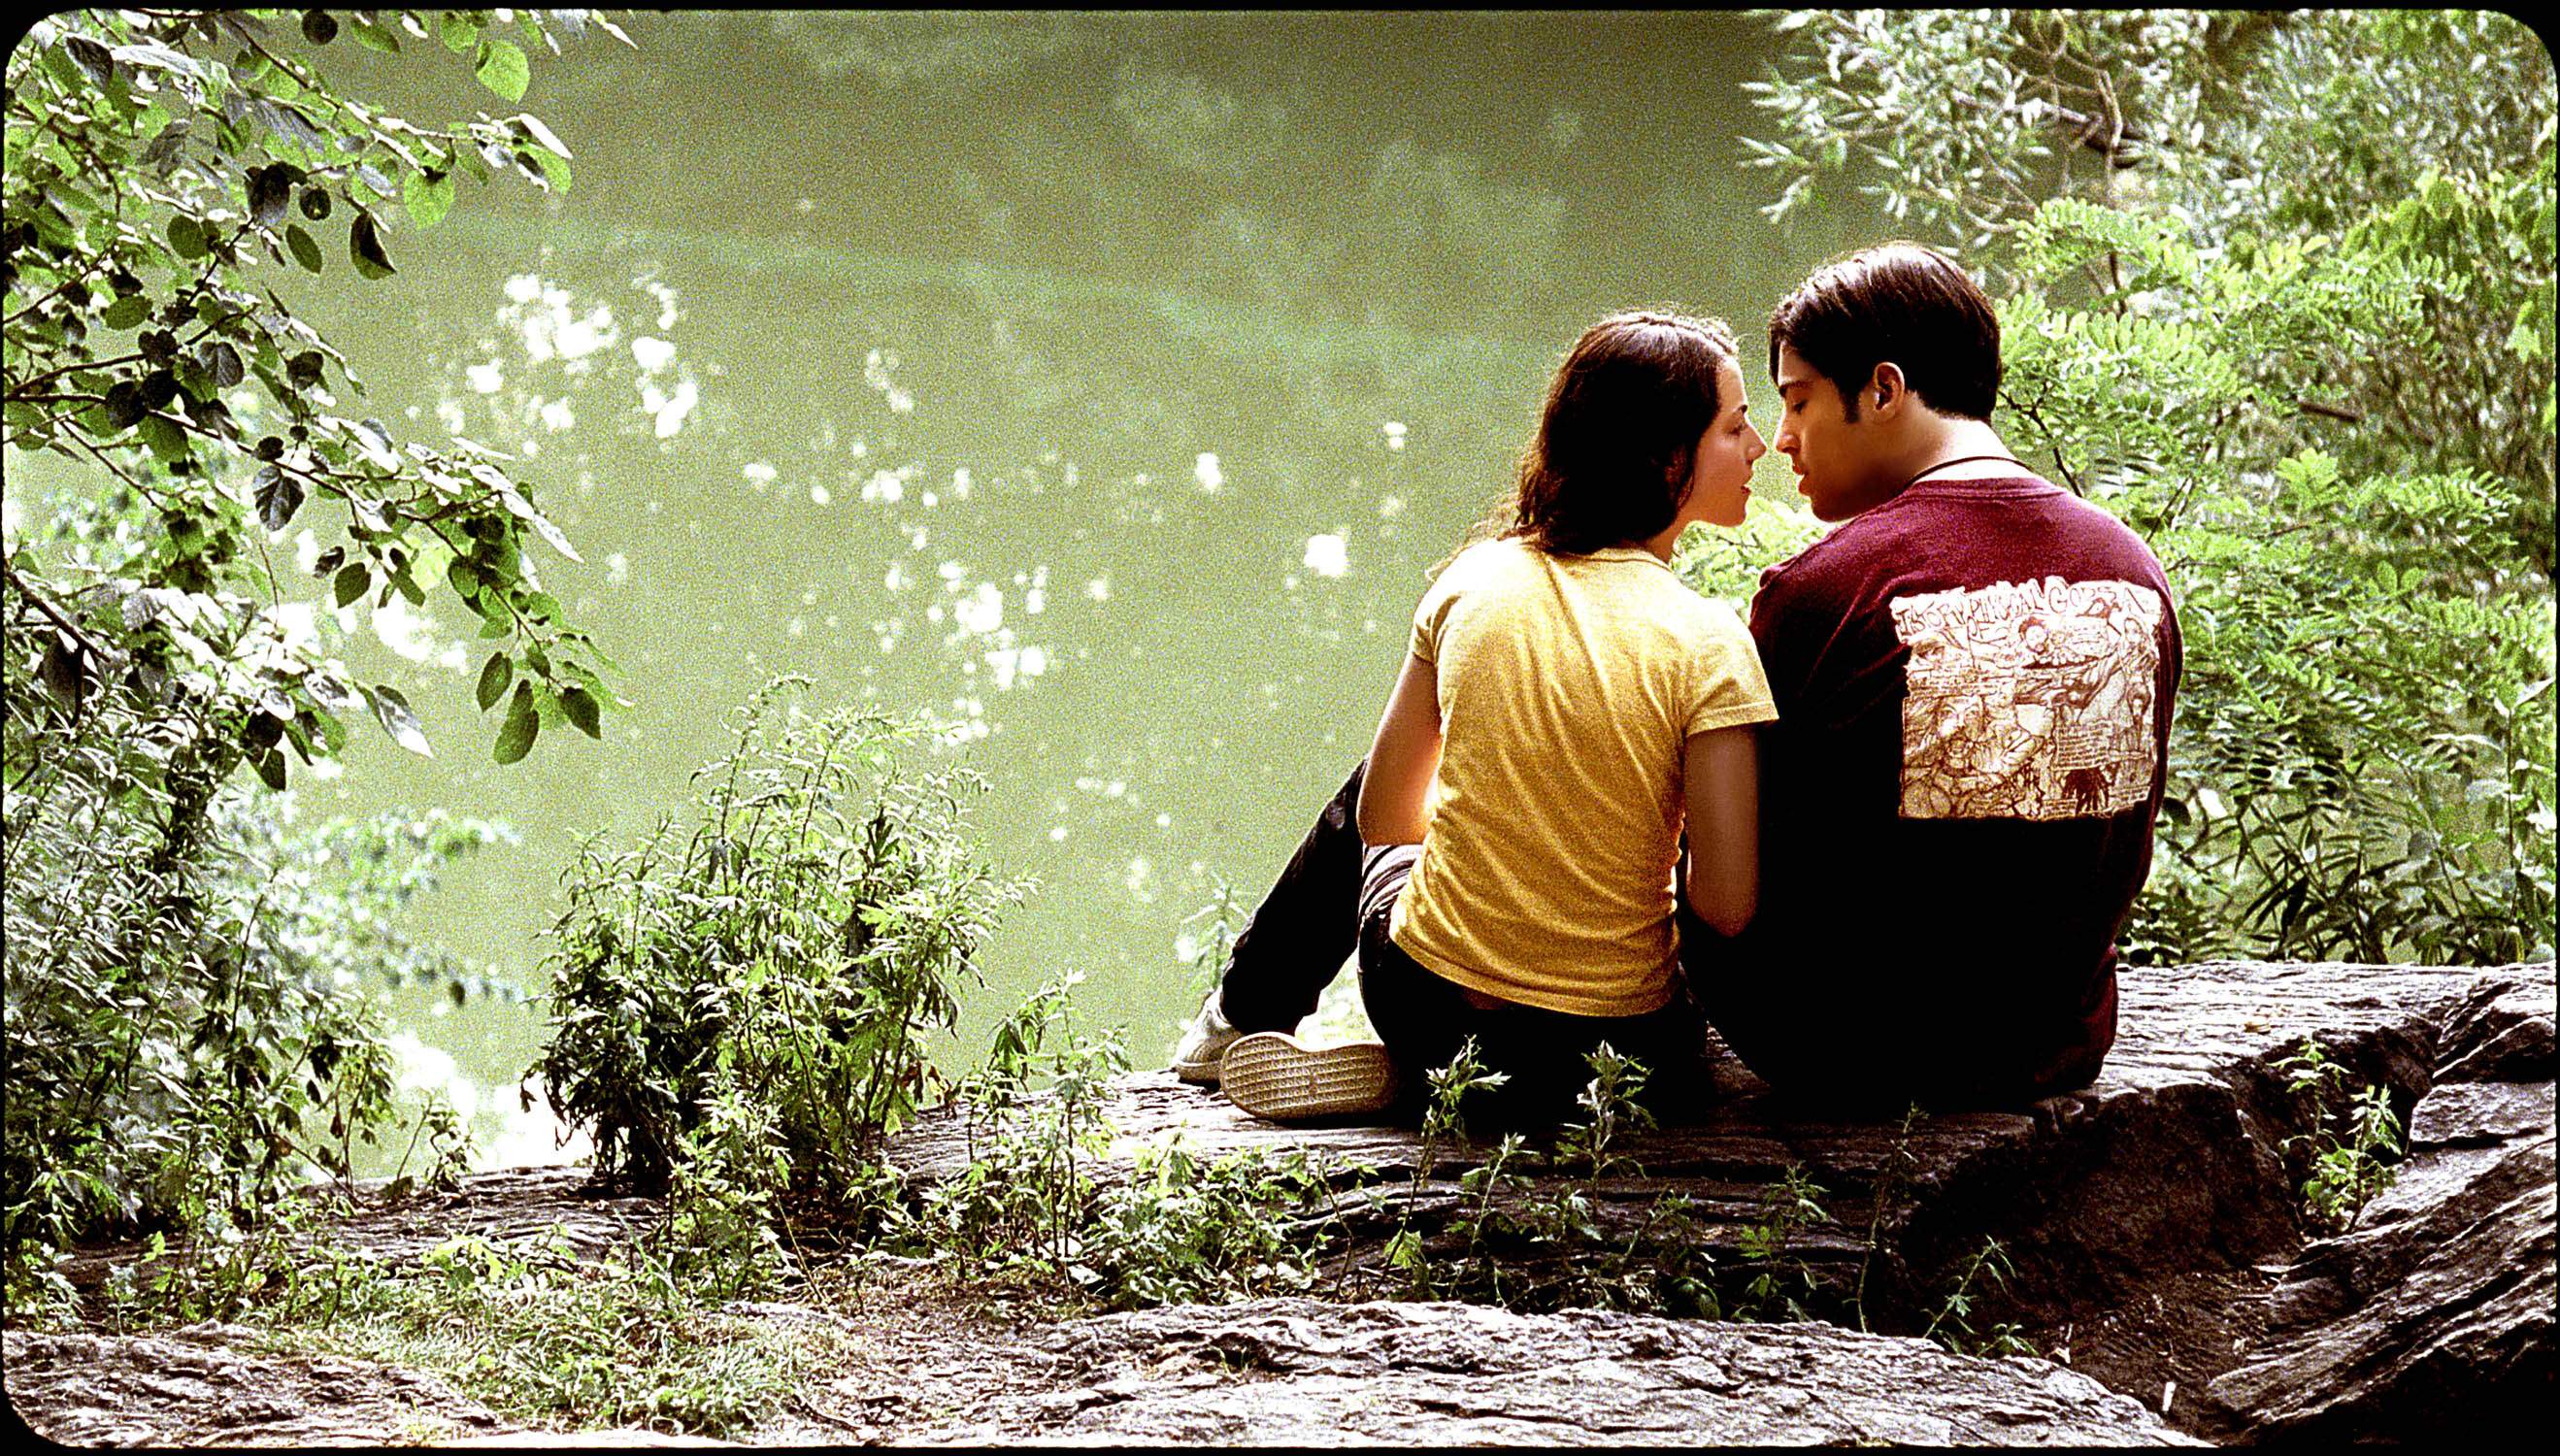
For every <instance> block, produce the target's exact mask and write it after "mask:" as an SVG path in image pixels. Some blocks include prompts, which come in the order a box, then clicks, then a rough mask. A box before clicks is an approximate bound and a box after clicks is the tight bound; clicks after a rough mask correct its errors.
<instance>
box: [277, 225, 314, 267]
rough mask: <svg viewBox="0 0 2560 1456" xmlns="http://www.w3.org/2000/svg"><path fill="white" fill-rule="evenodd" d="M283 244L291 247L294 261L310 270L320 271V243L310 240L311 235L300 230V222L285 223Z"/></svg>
mask: <svg viewBox="0 0 2560 1456" xmlns="http://www.w3.org/2000/svg"><path fill="white" fill-rule="evenodd" d="M284 244H285V246H287V247H290V248H292V249H293V260H294V261H295V262H298V263H300V264H302V265H303V266H304V267H306V268H308V269H310V270H311V271H312V272H315V273H316V272H318V271H320V244H319V243H314V242H312V241H311V235H310V234H308V233H305V232H303V231H302V225H301V224H300V223H288V224H286V225H285V229H284Z"/></svg>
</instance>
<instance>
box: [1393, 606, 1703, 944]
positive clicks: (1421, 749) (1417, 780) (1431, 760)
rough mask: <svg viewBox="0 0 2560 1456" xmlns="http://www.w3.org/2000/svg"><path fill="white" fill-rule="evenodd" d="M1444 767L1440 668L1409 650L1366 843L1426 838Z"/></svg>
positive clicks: (1399, 681) (1398, 684)
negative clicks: (1426, 817) (1434, 781)
mask: <svg viewBox="0 0 2560 1456" xmlns="http://www.w3.org/2000/svg"><path fill="white" fill-rule="evenodd" d="M1439 768H1440V677H1439V673H1438V671H1437V670H1436V669H1434V668H1433V666H1432V664H1431V662H1430V660H1429V659H1427V658H1420V657H1414V656H1412V655H1410V654H1407V655H1406V657H1405V659H1404V670H1403V671H1402V672H1399V673H1397V674H1396V675H1395V690H1394V691H1393V692H1391V693H1389V694H1388V695H1387V698H1386V713H1385V715H1384V716H1382V717H1381V718H1379V719H1378V721H1377V736H1376V737H1375V738H1374V739H1372V740H1370V742H1369V745H1368V772H1367V773H1366V774H1364V775H1362V777H1361V778H1360V810H1359V815H1358V818H1359V822H1360V840H1361V842H1362V843H1364V844H1370V845H1389V844H1420V843H1422V824H1423V801H1424V800H1425V799H1426V798H1428V797H1429V795H1430V792H1431V775H1432V774H1434V773H1436V772H1438V771H1439ZM1746 913H1747V911H1746Z"/></svg>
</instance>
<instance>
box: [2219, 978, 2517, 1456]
mask: <svg viewBox="0 0 2560 1456" xmlns="http://www.w3.org/2000/svg"><path fill="white" fill-rule="evenodd" d="M2551 1010H2552V993H2551V988H2550V986H2549V985H2547V984H2546V985H2544V986H2542V987H2541V988H2539V990H2538V992H2536V991H2534V990H2532V989H2530V988H2526V989H2523V990H2518V991H2509V992H2504V993H2501V994H2499V995H2497V996H2494V997H2491V998H2488V999H2487V1001H2486V1002H2485V1003H2484V1005H2483V1006H2482V1007H2481V1008H2480V1014H2477V1015H2468V1016H2464V1017H2462V1018H2461V1019H2459V1020H2458V1021H2457V1022H2456V1024H2455V1025H2454V1026H2453V1028H2452V1029H2451V1030H2452V1031H2453V1033H2454V1034H2455V1035H2454V1036H2453V1037H2451V1038H2449V1040H2448V1044H2447V1045H2446V1046H2445V1047H2444V1048H2443V1050H2442V1054H2443V1055H2444V1056H2445V1065H2444V1066H2443V1067H2442V1069H2441V1070H2440V1071H2439V1073H2438V1074H2439V1076H2440V1077H2442V1078H2447V1079H2446V1080H2440V1081H2438V1082H2437V1084H2436V1085H2435V1086H2434V1087H2432V1088H2431V1089H2430V1090H2429V1091H2428V1092H2427V1094H2426V1095H2425V1096H2423V1097H2421V1098H2420V1099H2419V1100H2418V1104H2417V1106H2416V1108H2415V1109H2414V1110H2413V1111H2412V1112H2411V1114H2410V1118H2409V1136H2408V1145H2409V1156H2408V1158H2407V1160H2406V1161H2405V1162H2403V1163H2402V1164H2401V1165H2400V1168H2399V1174H2398V1178H2397V1180H2396V1181H2395V1182H2394V1183H2393V1185H2392V1186H2391V1188H2390V1189H2389V1190H2388V1191H2386V1192H2385V1193H2383V1194H2382V1195H2381V1196H2379V1197H2377V1198H2376V1199H2374V1200H2373V1202H2371V1203H2370V1204H2367V1205H2366V1206H2365V1207H2364V1211H2363V1213H2362V1214H2361V1216H2360V1217H2359V1219H2358V1221H2357V1224H2356V1226H2355V1227H2354V1228H2353V1229H2351V1230H2350V1231H2348V1232H2346V1233H2343V1234H2341V1235H2338V1236H2336V1237H2333V1238H2324V1239H2320V1240H2318V1241H2316V1242H2314V1243H2312V1244H2310V1245H2309V1246H2307V1247H2306V1248H2305V1249H2304V1250H2303V1251H2302V1254H2301V1255H2300V1257H2298V1258H2297V1259H2296V1260H2295V1261H2294V1264H2293V1266H2292V1268H2291V1269H2289V1270H2288V1271H2287V1272H2286V1274H2285V1277H2284V1279H2283V1281H2282V1282H2281V1283H2279V1284H2278V1285H2277V1286H2276V1288H2275V1290H2274V1291H2273V1301H2272V1306H2273V1307H2272V1308H2271V1310H2270V1312H2269V1320H2268V1325H2267V1329H2266V1331H2265V1334H2264V1336H2263V1337H2262V1338H2261V1339H2260V1341H2259V1342H2258V1343H2257V1344H2256V1346H2255V1347H2254V1348H2253V1349H2252V1350H2251V1351H2250V1352H2249V1356H2248V1359H2247V1360H2246V1361H2245V1362H2244V1363H2243V1364H2242V1365H2240V1366H2239V1367H2238V1368H2236V1369H2234V1370H2232V1371H2230V1372H2229V1373H2227V1374H2225V1375H2222V1376H2221V1377H2220V1378H2219V1379H2216V1380H2215V1381H2214V1382H2213V1384H2212V1387H2211V1390H2210V1392H2209V1399H2210V1400H2211V1401H2212V1402H2213V1404H2214V1405H2215V1406H2216V1407H2218V1409H2219V1411H2220V1412H2223V1413H2227V1416H2228V1417H2229V1418H2231V1419H2232V1420H2233V1421H2235V1422H2236V1423H2237V1424H2239V1425H2241V1426H2244V1427H2246V1428H2248V1429H2251V1430H2253V1431H2255V1432H2256V1433H2258V1434H2259V1435H2261V1436H2262V1437H2266V1438H2285V1439H2307V1440H2322V1441H2327V1440H2338V1439H2353V1438H2363V1439H2372V1438H2384V1439H2396V1440H2418V1439H2422V1438H2424V1437H2427V1436H2429V1435H2432V1434H2435V1433H2436V1432H2438V1431H2439V1430H2441V1427H2442V1422H2443V1420H2444V1418H2445V1416H2446V1415H2447V1414H2448V1413H2449V1412H2460V1413H2461V1417H2462V1419H2463V1421H2464V1423H2465V1424H2466V1425H2467V1426H2469V1427H2470V1428H2473V1429H2479V1430H2497V1429H2503V1428H2507V1427H2508V1426H2509V1425H2511V1424H2515V1423H2520V1422H2523V1421H2525V1420H2526V1419H2528V1418H2531V1417H2536V1416H2539V1415H2540V1414H2541V1413H2543V1412H2544V1411H2547V1409H2548V1408H2549V1400H2550V1397H2551V1394H2552V1375H2553V1364H2554V1362H2553V1359H2552V1350H2553V1342H2552V1308H2553V1303H2554V1300H2555V1298H2560V1278H2555V1267H2560V1266H2555V1262H2554V1260H2555V1251H2554V1221H2555V1217H2554V1187H2555V1185H2554V1161H2555V1159H2554V1145H2553V1143H2554V1140H2553V1124H2552V1119H2553V1103H2552V1082H2551V1081H2550V1076H2551V1063H2552V1015H2551ZM2517 1076H2531V1077H2539V1078H2541V1079H2540V1080H2534V1081H2524V1080H2508V1079H2505V1078H2510V1077H2517ZM2456 1078H2459V1079H2456ZM2475 1078H2499V1079H2497V1080H2479V1079H2475Z"/></svg>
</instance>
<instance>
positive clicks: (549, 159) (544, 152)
mask: <svg viewBox="0 0 2560 1456" xmlns="http://www.w3.org/2000/svg"><path fill="white" fill-rule="evenodd" d="M516 154H517V155H518V156H520V157H531V158H532V159H533V162H534V165H535V166H537V167H540V168H542V169H543V180H544V181H545V182H548V183H550V184H551V188H552V191H554V192H566V191H568V162H567V161H566V160H565V159H563V158H561V157H560V155H559V154H558V153H556V152H553V151H551V150H550V149H548V148H545V147H519V148H517V149H516Z"/></svg>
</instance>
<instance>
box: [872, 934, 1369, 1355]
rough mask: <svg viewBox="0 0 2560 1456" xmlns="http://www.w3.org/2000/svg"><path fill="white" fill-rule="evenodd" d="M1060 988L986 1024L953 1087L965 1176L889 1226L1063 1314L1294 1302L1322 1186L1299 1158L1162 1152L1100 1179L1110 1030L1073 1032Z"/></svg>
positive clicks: (1308, 1280)
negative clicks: (975, 1058)
mask: <svg viewBox="0 0 2560 1456" xmlns="http://www.w3.org/2000/svg"><path fill="white" fill-rule="evenodd" d="M1074 984H1075V979H1074V978H1073V977H1072V976H1070V977H1068V978H1066V979H1064V980H1061V981H1058V982H1053V983H1051V984H1050V985H1047V986H1044V987H1042V988H1041V989H1040V991H1038V992H1036V993H1034V995H1033V996H1032V997H1031V998H1030V999H1029V1000H1027V1001H1026V1002H1025V1003H1024V1004H1023V1005H1022V1007H1020V1008H1019V1009H1017V1010H1016V1011H1015V1013H1014V1014H1013V1015H1012V1016H1010V1017H1008V1018H1007V1019H1006V1020H1005V1022H1004V1023H1003V1025H1001V1026H1000V1027H998V1029H997V1031H996V1035H995V1039H994V1043H993V1046H992V1047H991V1049H990V1052H989V1054H988V1058H987V1063H986V1065H985V1066H984V1067H983V1068H982V1069H981V1070H979V1071H978V1072H975V1073H972V1074H971V1075H970V1076H968V1077H966V1078H964V1079H963V1080H962V1082H961V1083H960V1087H959V1093H958V1101H959V1104H960V1111H961V1118H962V1127H963V1132H964V1136H965V1138H966V1139H967V1147H968V1150H969V1163H968V1166H967V1167H966V1168H965V1169H963V1170H962V1171H961V1172H959V1173H958V1174H956V1175H955V1176H953V1177H952V1178H950V1179H948V1180H946V1181H944V1182H942V1183H941V1184H939V1185H936V1186H935V1187H934V1188H932V1189H931V1190H929V1191H928V1192H927V1193H925V1194H924V1195H923V1197H922V1199H921V1200H920V1208H919V1209H918V1211H917V1212H916V1213H914V1214H912V1215H911V1216H910V1217H907V1218H906V1219H905V1220H904V1221H903V1222H902V1223H901V1224H899V1225H898V1226H897V1227H896V1236H897V1239H898V1241H900V1242H901V1243H902V1244H903V1245H904V1246H905V1247H908V1248H911V1249H913V1250H915V1251H917V1252H922V1253H929V1254H931V1255H933V1256H934V1257H936V1258H937V1259H938V1260H939V1261H941V1262H942V1263H943V1264H945V1265H946V1266H947V1267H949V1268H950V1269H951V1270H952V1271H953V1272H954V1273H956V1274H959V1275H961V1276H962V1277H965V1278H968V1279H970V1280H972V1281H975V1282H979V1283H981V1284H982V1285H984V1284H994V1285H998V1286H1002V1287H1006V1288H1010V1289H1013V1290H1016V1291H1018V1292H1021V1293H1024V1294H1027V1295H1030V1296H1032V1297H1034V1298H1036V1299H1039V1300H1041V1301H1044V1302H1046V1303H1049V1304H1052V1305H1057V1306H1062V1307H1070V1308H1071V1307H1088V1308H1089V1307H1101V1308H1109V1309H1128V1308H1138V1307H1143V1306H1147V1305H1154V1304H1164V1303H1171V1302H1175V1301H1194V1302H1218V1301H1224V1300H1231V1299H1242V1298H1250V1297H1253V1296H1255V1295H1260V1294H1271V1293H1297V1292H1303V1291H1305V1290H1306V1289H1308V1288H1309V1287H1311V1286H1312V1285H1313V1283H1314V1281H1315V1272H1314V1260H1315V1257H1316V1255H1317V1253H1318V1252H1319V1251H1320V1250H1321V1249H1322V1247H1323V1246H1324V1242H1325V1235H1324V1233H1323V1230H1322V1228H1321V1226H1319V1225H1317V1224H1316V1222H1315V1220H1313V1219H1311V1218H1310V1217H1309V1216H1308V1215H1309V1213H1311V1211H1312V1210H1313V1209H1314V1208H1315V1206H1316V1205H1318V1204H1319V1203H1320V1202H1322V1201H1323V1200H1324V1198H1325V1195H1326V1190H1327V1184H1326V1180H1325V1179H1324V1177H1323V1176H1322V1175H1321V1174H1320V1173H1319V1172H1318V1171H1317V1170H1316V1169H1315V1168H1314V1166H1313V1165H1312V1164H1311V1163H1310V1162H1309V1160H1308V1159H1307V1158H1306V1157H1305V1155H1303V1154H1295V1153H1292V1154H1284V1155H1281V1156H1278V1157H1271V1156H1268V1155H1265V1154H1263V1153H1261V1152H1260V1151H1258V1150H1251V1151H1246V1152H1242V1153H1237V1154H1232V1155H1229V1156H1227V1157H1223V1158H1218V1159H1214V1160H1212V1159H1204V1158H1201V1157H1200V1156H1199V1155H1198V1154H1195V1153H1193V1152H1192V1151H1191V1150H1189V1149H1187V1148H1185V1147H1183V1146H1182V1144H1181V1142H1180V1140H1179V1137H1178V1138H1177V1139H1176V1140H1175V1141H1174V1142H1172V1143H1170V1144H1168V1145H1166V1146H1164V1147H1161V1148H1153V1149H1148V1150H1145V1151H1143V1152H1141V1153H1140V1154H1139V1155H1138V1157H1137V1159H1136V1160H1135V1167H1134V1169H1133V1170H1132V1171H1131V1172H1130V1173H1129V1174H1128V1175H1127V1176H1126V1177H1124V1178H1120V1179H1116V1180H1111V1179H1105V1178H1103V1177H1102V1176H1100V1173H1099V1171H1098V1167H1097V1165H1098V1163H1099V1161H1100V1159H1101V1158H1102V1157H1103V1155H1104V1154H1105V1153H1106V1152H1108V1151H1109V1150H1110V1147H1111V1143H1112V1129H1111V1126H1110V1123H1109V1121H1108V1119H1107V1118H1106V1116H1105V1114H1104V1111H1103V1105H1104V1102H1105V1100H1106V1099H1107V1096H1108V1085H1107V1084H1108V1082H1109V1081H1110V1079H1111V1078H1112V1077H1113V1076H1115V1075H1117V1074H1119V1073H1120V1072H1122V1071H1125V1070H1126V1069H1127V1068H1128V1064H1129V1058H1128V1054H1127V1052H1125V1051H1124V1050H1123V1049H1122V1047H1121V1045H1120V1039H1119V1035H1118V1033H1117V1032H1116V1031H1115V1032H1113V1033H1111V1034H1109V1035H1108V1036H1106V1037H1105V1038H1104V1039H1103V1040H1101V1041H1099V1042H1095V1041H1091V1040H1088V1039H1086V1038H1084V1037H1083V1036H1081V1035H1079V1034H1078V1032H1077V1030H1076V1028H1075V1027H1074V1025H1073V1022H1072V1015H1071V1004H1070V1001H1069V992H1070V991H1071V989H1072V987H1073V985H1074Z"/></svg>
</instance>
